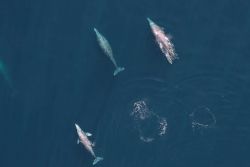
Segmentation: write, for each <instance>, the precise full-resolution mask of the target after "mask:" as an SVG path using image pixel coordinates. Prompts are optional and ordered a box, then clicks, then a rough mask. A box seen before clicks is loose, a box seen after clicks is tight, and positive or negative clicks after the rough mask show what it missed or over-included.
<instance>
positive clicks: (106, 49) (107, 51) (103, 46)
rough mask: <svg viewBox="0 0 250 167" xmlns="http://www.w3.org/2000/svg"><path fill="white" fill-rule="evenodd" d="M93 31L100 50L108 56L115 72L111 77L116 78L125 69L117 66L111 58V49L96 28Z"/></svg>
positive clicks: (112, 57)
mask: <svg viewBox="0 0 250 167" xmlns="http://www.w3.org/2000/svg"><path fill="white" fill-rule="evenodd" d="M94 31H95V34H96V37H97V41H98V43H99V45H100V47H101V49H102V50H103V52H104V54H105V55H107V56H108V58H109V59H110V60H111V61H112V63H113V64H114V66H115V71H114V73H113V75H114V76H116V75H117V74H118V73H120V72H122V71H124V70H125V68H124V67H120V66H118V65H117V62H116V60H115V58H114V56H113V51H112V48H111V46H110V44H109V42H108V40H107V39H106V38H105V37H104V36H103V35H102V34H101V33H100V32H99V31H98V30H97V29H96V28H94Z"/></svg>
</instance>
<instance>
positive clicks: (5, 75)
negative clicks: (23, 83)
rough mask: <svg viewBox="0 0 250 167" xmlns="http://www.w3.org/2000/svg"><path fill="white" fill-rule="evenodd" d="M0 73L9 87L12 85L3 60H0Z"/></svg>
mask: <svg viewBox="0 0 250 167" xmlns="http://www.w3.org/2000/svg"><path fill="white" fill-rule="evenodd" d="M0 75H2V76H3V78H4V80H5V81H6V82H7V83H8V84H9V86H10V87H12V86H11V85H12V83H11V80H10V77H9V74H8V70H7V69H6V67H5V64H4V63H3V61H1V60H0Z"/></svg>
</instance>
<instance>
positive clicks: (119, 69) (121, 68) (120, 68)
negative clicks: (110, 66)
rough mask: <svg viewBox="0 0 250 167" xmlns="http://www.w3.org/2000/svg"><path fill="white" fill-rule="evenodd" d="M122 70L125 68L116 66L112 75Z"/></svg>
mask: <svg viewBox="0 0 250 167" xmlns="http://www.w3.org/2000/svg"><path fill="white" fill-rule="evenodd" d="M124 70H125V68H124V67H117V68H116V69H115V71H114V76H116V75H117V74H118V73H119V72H122V71H124Z"/></svg>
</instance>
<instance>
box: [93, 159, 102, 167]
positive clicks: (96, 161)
mask: <svg viewBox="0 0 250 167" xmlns="http://www.w3.org/2000/svg"><path fill="white" fill-rule="evenodd" d="M102 160H103V158H102V157H96V158H95V160H94V161H93V165H95V164H97V163H98V162H99V161H102Z"/></svg>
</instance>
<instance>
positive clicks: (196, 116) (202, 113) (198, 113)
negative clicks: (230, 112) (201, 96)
mask: <svg viewBox="0 0 250 167" xmlns="http://www.w3.org/2000/svg"><path fill="white" fill-rule="evenodd" d="M189 116H190V119H191V122H192V128H193V131H194V132H196V131H200V132H202V130H204V129H207V128H212V127H215V125H216V117H215V115H214V114H213V113H212V112H211V110H210V109H209V108H208V107H205V106H202V107H198V108H197V109H195V110H194V111H193V112H192V113H191V114H189Z"/></svg>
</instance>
